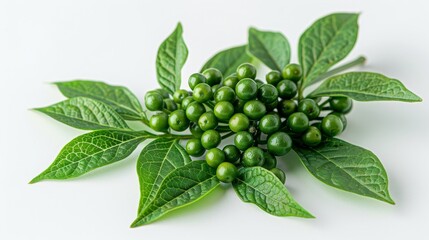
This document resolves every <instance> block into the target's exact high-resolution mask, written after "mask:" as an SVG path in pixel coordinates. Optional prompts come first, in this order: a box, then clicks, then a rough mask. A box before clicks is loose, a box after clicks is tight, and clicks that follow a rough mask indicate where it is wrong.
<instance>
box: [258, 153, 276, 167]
mask: <svg viewBox="0 0 429 240" xmlns="http://www.w3.org/2000/svg"><path fill="white" fill-rule="evenodd" d="M276 166H277V159H276V157H274V156H273V155H272V154H271V153H269V152H264V165H262V167H263V168H266V169H272V168H275V167H276Z"/></svg>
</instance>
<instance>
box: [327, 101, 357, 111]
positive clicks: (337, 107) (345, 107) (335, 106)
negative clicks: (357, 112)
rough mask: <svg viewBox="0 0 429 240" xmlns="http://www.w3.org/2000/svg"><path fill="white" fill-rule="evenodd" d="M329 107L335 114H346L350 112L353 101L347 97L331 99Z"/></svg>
mask: <svg viewBox="0 0 429 240" xmlns="http://www.w3.org/2000/svg"><path fill="white" fill-rule="evenodd" d="M329 106H330V107H331V109H332V110H334V111H335V112H339V113H344V114H346V113H349V112H350V111H351V110H352V107H353V101H352V99H350V98H348V97H331V99H330V100H329Z"/></svg>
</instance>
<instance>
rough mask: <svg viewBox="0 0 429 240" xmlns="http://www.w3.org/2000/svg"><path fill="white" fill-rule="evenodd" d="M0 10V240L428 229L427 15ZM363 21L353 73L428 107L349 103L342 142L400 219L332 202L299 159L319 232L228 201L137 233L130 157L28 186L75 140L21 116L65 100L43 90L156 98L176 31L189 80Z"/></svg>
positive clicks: (46, 6)
mask: <svg viewBox="0 0 429 240" xmlns="http://www.w3.org/2000/svg"><path fill="white" fill-rule="evenodd" d="M179 2H185V1H170V2H167V1H124V0H122V1H106V0H105V1H91V0H82V1H80V0H73V1H54V0H52V1H46V0H44V1H40V0H38V1H31V0H28V1H19V0H14V1H12V0H10V1H5V0H2V1H0V81H1V85H0V88H1V92H0V99H1V101H0V104H1V108H0V109H1V117H0V128H1V131H0V239H5V240H9V239H33V240H37V239H62V240H68V239H104V240H108V239H205V240H209V239H269V238H276V239H385V238H389V239H405V238H406V239H422V238H424V237H418V236H419V235H420V234H421V233H422V232H423V231H424V230H425V229H424V228H426V231H427V227H428V220H427V215H428V213H429V211H428V210H429V208H428V202H429V193H428V186H427V185H428V180H429V174H428V168H429V159H428V158H427V151H428V136H429V132H428V122H429V112H428V110H429V109H428V105H427V101H429V94H428V90H429V88H428V86H429V76H428V75H429V74H428V69H429V67H428V64H429V48H428V44H429V35H428V31H427V29H428V27H427V24H428V23H429V14H427V10H428V6H427V1H410V0H407V1H402V0H401V1H398V0H395V1H391V0H385V1H373V0H371V1H369V0H368V1H352V0H348V1H346V0H329V1H327V0H325V1H324V0H314V1H302V0H294V1H269V0H264V1H260V0H259V1H232V0H229V1H220V0H217V1H205V2H203V1H186V3H179ZM337 11H352V12H361V13H362V14H361V17H360V20H359V23H360V27H361V30H360V34H359V39H358V43H357V45H356V47H355V49H354V50H353V52H352V54H351V56H350V57H349V58H348V59H349V60H350V59H352V58H354V57H357V56H358V55H360V54H364V55H365V56H367V58H368V64H367V66H365V67H363V68H362V69H365V70H369V71H377V72H382V73H384V74H386V75H388V76H391V77H395V78H398V79H401V80H402V81H403V82H404V83H405V84H406V86H407V87H408V88H409V89H411V90H413V91H414V92H416V93H417V94H418V95H420V96H421V97H422V98H423V99H425V100H427V101H426V102H423V103H417V104H408V103H400V102H377V103H376V102H374V103H364V104H361V103H356V104H355V108H354V111H353V112H352V113H351V114H350V115H349V128H348V129H347V131H346V132H345V133H344V134H343V136H342V138H344V139H346V140H348V141H350V142H352V143H355V144H357V145H361V146H363V147H365V148H368V149H371V150H373V152H374V153H376V154H377V155H378V156H379V158H380V159H381V161H382V162H383V163H384V166H385V168H386V170H387V171H388V174H389V179H390V191H391V194H392V197H393V198H394V200H395V201H396V203H397V204H396V205H395V206H391V205H388V204H385V203H383V202H379V201H376V200H373V199H367V198H364V197H360V196H357V195H354V194H350V193H345V192H342V191H338V190H336V189H333V188H331V187H329V186H326V185H324V184H322V183H320V182H318V181H317V180H316V179H315V178H313V177H312V176H310V175H309V174H308V173H307V172H306V171H305V170H304V169H303V167H302V166H301V165H300V163H299V162H298V161H297V159H296V158H295V157H294V156H288V157H287V160H285V161H284V162H285V164H283V166H285V167H286V172H287V183H286V185H287V187H288V188H289V189H290V191H291V192H292V194H293V195H294V196H295V198H296V199H297V201H298V202H300V203H301V204H302V206H304V207H305V208H306V209H307V210H309V211H310V212H311V213H312V214H314V215H315V216H316V217H317V218H316V219H312V220H311V219H310V220H309V219H299V218H278V217H273V216H270V215H268V214H266V213H264V212H263V211H261V210H259V209H258V208H257V207H256V206H253V205H250V204H244V203H241V202H240V200H239V199H238V198H237V197H236V196H235V193H234V192H233V191H232V189H228V188H227V187H225V188H224V189H218V190H217V191H215V192H214V193H213V194H211V195H210V196H209V197H207V198H206V199H204V200H202V201H201V202H198V203H196V204H195V205H194V206H189V207H186V208H183V209H180V210H178V211H176V212H174V213H171V214H169V215H168V216H166V217H164V218H162V219H160V220H159V221H157V222H155V223H153V224H151V225H148V226H144V227H140V228H137V229H130V228H129V227H128V226H129V224H130V223H131V222H132V221H133V219H134V217H135V216H136V209H137V205H138V198H139V191H138V181H137V176H136V171H135V169H134V166H135V158H136V156H137V154H138V152H136V153H135V154H133V155H132V156H130V157H129V158H127V159H126V160H125V161H122V162H120V163H117V164H114V165H111V166H109V167H106V168H104V169H100V170H97V171H95V172H93V173H91V174H88V175H86V176H84V177H82V178H78V179H75V180H70V181H63V182H59V181H56V182H55V181H46V182H41V183H38V184H34V185H29V184H27V182H28V181H29V180H30V179H31V178H32V177H34V176H35V175H36V174H38V173H39V172H40V171H42V170H43V169H44V168H46V167H47V166H48V165H49V164H50V163H51V161H52V160H53V159H54V158H55V156H56V154H57V153H58V152H59V150H60V149H61V147H62V146H63V145H64V144H66V143H67V142H68V141H69V140H71V139H72V138H73V137H75V136H77V135H78V134H81V133H82V132H81V131H79V130H74V129H71V128H69V127H67V126H65V125H63V124H61V123H57V122H55V121H54V120H52V119H50V118H48V117H46V116H43V115H42V114H39V113H35V112H32V111H29V109H30V108H33V107H41V106H46V105H49V104H52V103H55V102H57V101H60V100H63V97H62V96H61V95H60V94H59V92H58V91H57V89H56V88H55V87H54V86H52V85H49V84H48V83H49V82H53V81H58V80H71V79H75V78H85V79H95V80H103V81H106V82H109V83H112V84H117V85H126V86H128V87H129V88H130V89H132V90H133V91H134V92H135V93H136V94H137V95H138V96H139V97H140V98H141V97H142V96H143V95H144V93H145V92H146V91H147V90H149V89H152V88H155V87H156V80H155V64H154V63H155V54H156V51H157V47H158V46H159V44H160V43H161V41H162V40H163V39H164V38H165V37H166V36H167V35H168V34H170V33H171V31H172V30H173V28H174V27H175V25H176V23H177V22H178V21H181V22H182V23H183V25H184V31H185V32H184V38H185V41H186V43H187V45H188V48H189V52H190V53H189V57H188V61H187V63H186V66H185V67H184V70H183V76H184V79H187V76H189V74H191V73H192V72H195V71H198V70H199V68H200V66H202V64H203V62H204V61H205V60H206V59H208V58H209V57H210V56H211V55H212V54H213V53H215V52H217V51H218V50H221V49H224V48H226V47H230V46H233V45H239V44H243V43H245V42H246V38H247V36H246V35H247V28H248V27H249V26H255V27H258V28H261V29H270V30H278V31H282V32H283V33H284V34H285V35H286V36H287V37H288V38H289V40H290V42H291V45H292V46H293V50H294V51H293V57H294V60H295V61H296V51H295V50H296V46H297V40H298V38H299V35H300V33H301V32H303V31H304V29H305V28H306V27H307V26H309V25H310V24H311V23H312V22H313V21H314V20H316V19H317V18H319V17H322V16H324V15H326V14H328V13H332V12H337Z"/></svg>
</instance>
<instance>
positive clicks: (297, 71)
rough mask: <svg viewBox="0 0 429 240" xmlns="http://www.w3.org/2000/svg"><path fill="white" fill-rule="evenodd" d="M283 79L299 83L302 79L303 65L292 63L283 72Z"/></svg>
mask: <svg viewBox="0 0 429 240" xmlns="http://www.w3.org/2000/svg"><path fill="white" fill-rule="evenodd" d="M282 76H283V79H288V80H292V81H294V82H298V81H299V80H300V79H301V77H302V68H301V65H299V64H295V63H291V64H288V65H286V67H285V68H283V71H282Z"/></svg>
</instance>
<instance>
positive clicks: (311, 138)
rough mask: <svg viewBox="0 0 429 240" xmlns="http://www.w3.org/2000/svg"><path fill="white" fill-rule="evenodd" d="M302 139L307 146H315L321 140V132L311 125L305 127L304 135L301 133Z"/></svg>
mask: <svg viewBox="0 0 429 240" xmlns="http://www.w3.org/2000/svg"><path fill="white" fill-rule="evenodd" d="M302 141H303V142H304V144H305V145H307V146H310V147H314V146H317V145H319V143H320V142H321V141H322V133H321V132H320V130H319V129H318V128H317V127H314V126H311V127H309V128H308V129H307V131H306V132H305V133H304V135H302Z"/></svg>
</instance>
